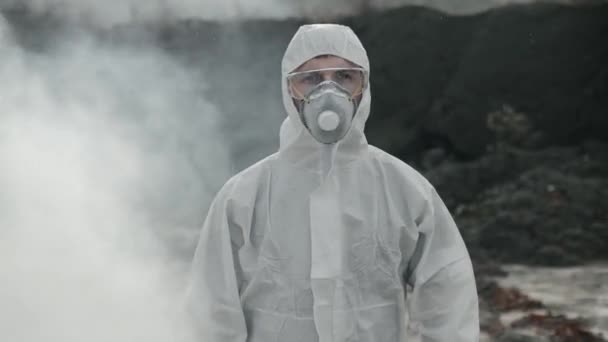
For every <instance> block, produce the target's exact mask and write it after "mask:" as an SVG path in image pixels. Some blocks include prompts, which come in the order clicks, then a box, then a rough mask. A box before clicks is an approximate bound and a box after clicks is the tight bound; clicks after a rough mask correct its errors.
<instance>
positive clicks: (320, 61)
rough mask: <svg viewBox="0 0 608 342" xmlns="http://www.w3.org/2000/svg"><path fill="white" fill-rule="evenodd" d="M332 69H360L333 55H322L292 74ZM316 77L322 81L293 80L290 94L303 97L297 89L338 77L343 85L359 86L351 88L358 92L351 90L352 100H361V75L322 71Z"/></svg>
mask: <svg viewBox="0 0 608 342" xmlns="http://www.w3.org/2000/svg"><path fill="white" fill-rule="evenodd" d="M332 68H361V67H360V66H358V65H356V64H355V63H352V62H351V61H348V60H346V59H344V58H342V57H338V56H334V55H323V56H318V57H315V58H312V59H309V60H308V61H306V62H305V63H304V64H302V65H300V66H299V67H298V68H297V69H295V70H293V73H301V72H307V71H312V70H322V69H332ZM318 75H320V77H321V78H322V79H315V80H314V81H311V80H309V78H308V77H303V78H298V79H297V80H293V81H294V82H295V84H290V86H295V89H293V88H292V89H290V90H291V91H293V92H292V94H293V93H296V94H297V95H304V92H302V91H298V89H299V88H307V87H308V86H309V85H310V84H315V83H317V82H321V81H329V80H336V77H338V78H339V79H341V80H342V83H343V84H345V85H348V84H357V85H360V86H354V87H353V88H357V89H358V90H354V89H352V90H353V91H355V94H353V95H354V96H355V97H354V99H355V100H356V101H357V102H359V101H360V100H361V97H362V96H363V94H362V92H363V89H362V86H363V85H364V80H363V77H362V76H363V75H362V74H361V76H351V75H350V74H344V72H343V71H336V70H322V71H320V72H319V73H318ZM354 75H358V74H356V73H355V74H354ZM345 77H348V78H345ZM355 79H356V80H355ZM308 83H310V84H308ZM300 85H301V87H300ZM346 88H347V89H348V88H351V87H346ZM294 90H295V91H294ZM348 90H351V89H348Z"/></svg>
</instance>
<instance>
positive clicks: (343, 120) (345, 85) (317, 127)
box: [287, 68, 367, 144]
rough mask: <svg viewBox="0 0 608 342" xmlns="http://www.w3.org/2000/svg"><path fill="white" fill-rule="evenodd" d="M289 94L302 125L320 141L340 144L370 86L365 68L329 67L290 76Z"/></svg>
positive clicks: (288, 77) (288, 79)
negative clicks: (366, 89)
mask: <svg viewBox="0 0 608 342" xmlns="http://www.w3.org/2000/svg"><path fill="white" fill-rule="evenodd" d="M287 82H288V87H289V93H290V95H291V97H292V98H293V99H294V103H295V104H296V107H297V109H298V112H299V114H300V119H301V120H302V123H303V124H304V126H305V127H306V129H308V131H309V132H310V134H311V135H312V136H313V138H315V139H316V140H317V141H318V142H320V143H323V144H334V143H336V142H338V141H340V140H341V139H342V138H344V136H346V134H347V133H348V131H349V130H350V127H351V125H352V122H353V119H354V115H355V113H356V111H357V108H358V105H359V100H360V95H361V94H363V90H364V89H365V87H366V85H367V73H366V72H365V70H364V69H362V68H326V69H317V70H310V71H302V72H294V73H291V74H289V75H288V76H287Z"/></svg>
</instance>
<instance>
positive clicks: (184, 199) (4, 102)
mask: <svg viewBox="0 0 608 342" xmlns="http://www.w3.org/2000/svg"><path fill="white" fill-rule="evenodd" d="M196 78H198V77H196ZM194 79H195V77H193V76H192V75H191V71H190V70H186V69H185V68H184V67H182V66H180V65H179V64H177V63H176V62H174V61H172V60H171V59H170V58H168V57H167V56H166V55H165V54H163V53H162V52H160V51H159V50H156V49H154V48H142V47H138V48H128V47H118V46H111V45H109V44H107V43H100V42H98V41H95V40H94V39H91V38H89V37H87V36H84V35H75V36H73V37H72V39H70V40H68V41H67V42H66V43H64V44H61V45H59V46H57V47H56V49H54V50H53V51H51V52H47V53H44V54H42V53H33V52H28V51H24V50H22V49H20V48H19V46H18V45H16V44H15V42H14V40H13V39H12V37H11V35H10V29H9V27H8V25H7V24H6V22H5V21H4V19H3V18H2V16H0V189H1V190H0V270H1V271H0V284H1V286H0V340H2V341H10V342H39V341H49V342H82V341H88V342H96V341H99V342H101V341H103V342H107V341H146V342H154V341H158V342H161V341H162V342H166V341H181V340H184V339H186V338H187V335H188V333H189V330H188V328H187V327H186V326H185V325H183V322H184V320H183V317H181V316H180V308H181V304H182V303H181V296H182V288H183V286H184V276H185V274H186V271H187V268H188V265H187V262H188V260H187V258H178V257H176V256H175V254H174V253H172V252H170V250H174V249H178V248H180V246H184V245H192V244H194V243H195V242H196V236H195V235H196V233H197V230H196V229H193V228H195V227H193V225H196V224H197V222H198V221H200V220H202V219H203V218H204V215H205V208H206V206H207V205H208V203H209V201H210V199H211V197H212V196H213V195H214V192H215V191H216V190H217V188H218V187H219V186H220V185H221V183H222V181H224V180H225V178H226V177H227V176H229V169H228V164H229V161H228V153H227V151H226V149H225V148H224V147H223V146H224V142H223V141H222V140H221V139H220V137H219V136H218V133H217V124H218V113H217V112H216V110H215V108H213V107H212V106H211V105H209V104H208V103H207V102H205V101H204V99H203V98H202V94H203V90H204V89H203V88H202V85H201V84H198V83H197V82H195V81H194ZM198 223H200V222H198ZM187 247H191V246H186V247H183V248H184V249H188V248H187Z"/></svg>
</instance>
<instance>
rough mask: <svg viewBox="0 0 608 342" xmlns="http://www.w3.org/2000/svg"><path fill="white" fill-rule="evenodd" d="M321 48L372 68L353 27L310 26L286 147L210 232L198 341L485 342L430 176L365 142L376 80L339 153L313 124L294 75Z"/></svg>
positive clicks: (457, 238)
mask: <svg viewBox="0 0 608 342" xmlns="http://www.w3.org/2000/svg"><path fill="white" fill-rule="evenodd" d="M319 55H336V56H339V57H342V58H344V59H347V60H349V61H352V62H354V63H355V64H358V65H359V66H361V67H363V68H364V69H366V70H368V71H369V61H368V58H367V53H366V51H365V49H364V48H363V46H362V44H361V42H360V41H359V39H358V38H357V37H356V35H355V34H354V33H353V31H351V29H350V28H348V27H345V26H340V25H333V24H322V25H305V26H302V27H301V28H300V29H299V30H298V32H297V33H296V34H295V36H294V37H293V39H292V41H291V42H290V44H289V46H288V48H287V51H286V53H285V56H284V59H283V62H282V90H283V102H284V105H285V108H286V110H287V113H288V114H289V115H288V118H287V119H286V120H285V121H284V122H283V124H282V127H281V133H280V149H279V151H278V152H277V153H275V154H273V155H271V156H269V157H267V158H266V159H264V160H262V161H260V162H258V163H257V164H255V165H253V166H251V167H250V168H248V169H246V170H245V171H243V172H241V173H239V174H238V175H236V176H234V177H233V178H231V179H230V180H229V181H228V182H227V183H226V184H225V186H224V187H223V188H222V189H221V190H220V191H219V193H218V194H217V196H216V198H215V199H214V201H213V203H212V205H211V208H210V210H209V214H208V216H207V219H206V221H205V223H204V226H203V228H202V231H201V235H200V241H199V244H198V247H197V251H196V253H195V257H194V261H193V265H192V267H193V268H192V278H191V283H190V286H189V290H188V297H187V300H188V306H189V311H190V313H191V315H192V317H193V318H194V324H195V325H196V327H197V329H198V330H199V333H200V336H201V339H200V341H204V342H245V341H248V342H277V341H278V342H314V341H320V342H347V341H348V342H392V341H395V342H398V341H402V342H403V341H419V340H422V341H428V342H430V341H445V342H448V341H449V342H474V341H478V338H479V337H478V335H479V320H478V302H477V292H476V287H475V280H474V276H473V270H472V265H471V261H470V258H469V255H468V253H467V250H466V247H465V245H464V242H463V240H462V238H461V235H460V233H459V231H458V229H457V227H456V225H455V224H454V221H453V219H452V217H451V215H450V213H449V212H448V210H447V209H446V207H445V205H444V204H443V202H442V201H441V199H440V198H439V196H438V195H437V192H436V191H435V189H434V188H433V186H432V185H431V184H430V183H429V182H428V181H427V180H426V179H425V178H423V176H421V175H420V174H419V173H418V172H416V171H415V170H413V169H412V168H411V167H409V166H408V165H406V164H405V163H403V162H402V161H400V160H398V159H397V158H395V157H392V156H391V155H389V154H387V153H385V152H383V151H381V150H380V149H378V148H375V147H373V146H370V145H368V143H367V141H366V138H365V135H364V133H363V129H364V125H365V121H366V120H367V118H368V115H369V112H370V102H371V94H370V89H369V87H367V89H366V90H365V92H364V94H363V97H362V100H361V103H360V105H359V107H358V110H357V112H356V114H355V115H356V116H355V118H354V122H353V126H352V128H351V130H350V131H349V133H348V134H347V135H346V136H345V138H344V139H343V140H341V141H340V142H339V143H338V144H335V145H333V146H334V148H331V147H328V146H331V145H322V144H320V143H318V142H316V140H314V139H313V138H312V136H311V135H310V133H309V132H308V131H307V130H306V129H305V127H304V126H303V124H302V122H301V120H300V118H299V115H298V112H297V109H296V107H295V105H294V104H293V101H292V99H291V97H290V95H289V92H288V89H287V82H286V76H287V74H288V73H289V72H290V71H293V70H294V69H296V68H297V67H298V66H300V65H301V64H303V63H304V62H306V61H307V60H309V59H311V58H313V57H316V56H319ZM408 283H409V284H410V285H411V286H412V292H411V297H410V298H408V304H406V291H405V288H406V285H407V284H408ZM408 311H409V315H408ZM408 316H409V329H408Z"/></svg>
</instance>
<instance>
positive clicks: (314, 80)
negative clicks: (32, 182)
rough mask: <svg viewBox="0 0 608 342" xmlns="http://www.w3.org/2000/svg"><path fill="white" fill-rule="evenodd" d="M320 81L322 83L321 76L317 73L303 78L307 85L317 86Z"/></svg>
mask: <svg viewBox="0 0 608 342" xmlns="http://www.w3.org/2000/svg"><path fill="white" fill-rule="evenodd" d="M320 81H321V75H320V74H319V73H317V72H313V73H310V74H307V75H305V76H304V77H303V78H302V82H304V83H307V84H317V83H319V82H320Z"/></svg>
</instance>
